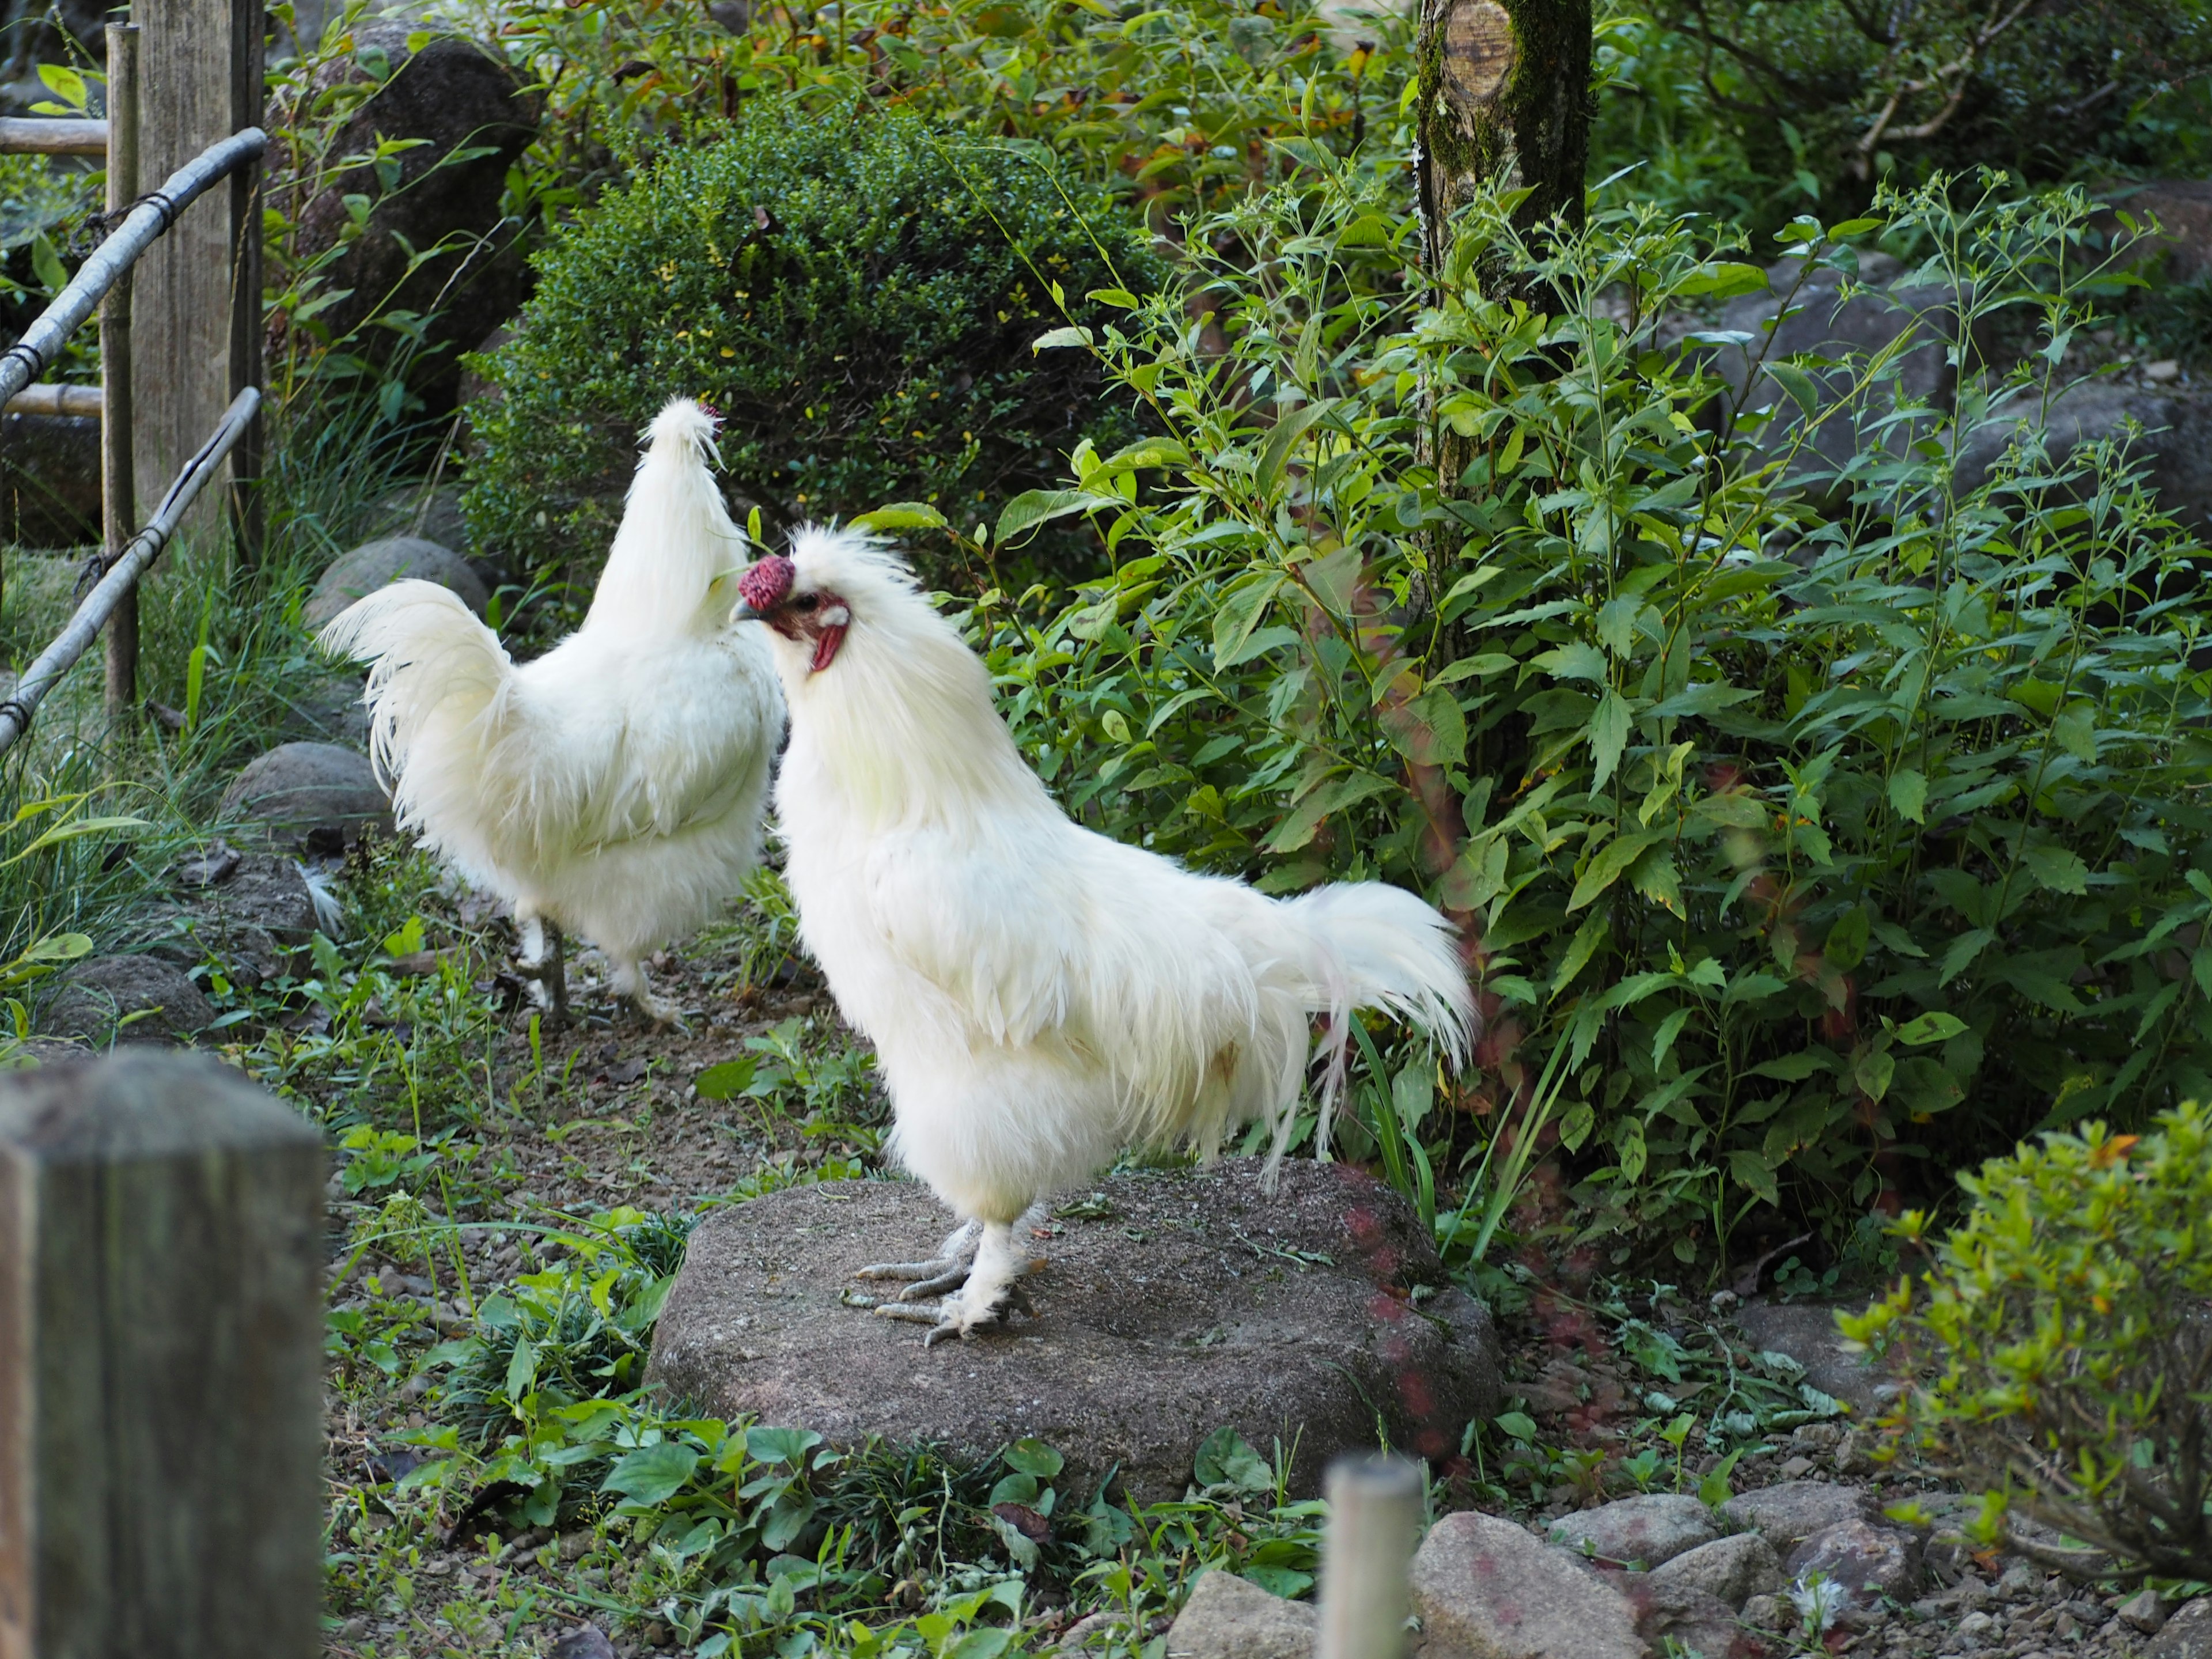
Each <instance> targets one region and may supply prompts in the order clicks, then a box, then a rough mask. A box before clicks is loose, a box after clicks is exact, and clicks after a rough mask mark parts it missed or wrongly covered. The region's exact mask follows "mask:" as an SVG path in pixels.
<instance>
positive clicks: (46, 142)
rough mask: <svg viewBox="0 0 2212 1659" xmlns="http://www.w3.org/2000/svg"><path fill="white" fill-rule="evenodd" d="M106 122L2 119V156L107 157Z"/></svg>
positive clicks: (0, 146) (36, 118) (26, 118)
mask: <svg viewBox="0 0 2212 1659" xmlns="http://www.w3.org/2000/svg"><path fill="white" fill-rule="evenodd" d="M106 154H107V123H106V122H105V121H78V120H59V119H54V120H50V119H48V118H45V117H43V116H37V117H33V116H17V115H11V116H4V117H0V155H106Z"/></svg>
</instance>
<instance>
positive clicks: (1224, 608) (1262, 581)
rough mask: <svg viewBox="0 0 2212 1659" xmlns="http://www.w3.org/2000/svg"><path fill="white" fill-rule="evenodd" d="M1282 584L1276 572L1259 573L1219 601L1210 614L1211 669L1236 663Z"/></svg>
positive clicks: (1278, 573) (1282, 579) (1282, 577)
mask: <svg viewBox="0 0 2212 1659" xmlns="http://www.w3.org/2000/svg"><path fill="white" fill-rule="evenodd" d="M1285 580H1287V578H1285V576H1284V575H1283V574H1282V573H1281V572H1280V571H1279V570H1268V571H1262V572H1261V574H1259V575H1258V576H1256V577H1255V578H1254V579H1253V580H1249V581H1248V582H1246V583H1245V584H1244V585H1243V586H1241V587H1238V588H1237V589H1235V590H1234V591H1233V592H1231V593H1230V594H1229V595H1228V597H1227V598H1225V599H1223V600H1222V601H1221V604H1220V605H1219V606H1218V608H1217V609H1216V610H1215V611H1214V613H1213V665H1214V666H1215V667H1217V668H1222V667H1228V666H1232V665H1235V664H1236V663H1237V661H1238V660H1239V659H1240V658H1239V654H1238V653H1239V652H1240V651H1241V649H1242V647H1243V645H1244V642H1245V641H1247V640H1249V639H1250V638H1251V637H1252V633H1253V630H1254V629H1256V628H1258V627H1259V625H1260V619H1261V617H1264V616H1266V615H1267V606H1268V605H1270V604H1271V603H1272V602H1273V599H1274V597H1275V595H1276V593H1277V592H1279V591H1280V590H1281V588H1282V586H1283V583H1284V582H1285Z"/></svg>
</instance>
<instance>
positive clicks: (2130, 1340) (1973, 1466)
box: [1844, 1102, 2212, 1579]
mask: <svg viewBox="0 0 2212 1659" xmlns="http://www.w3.org/2000/svg"><path fill="white" fill-rule="evenodd" d="M1960 1185H1962V1186H1963V1187H1965V1188H1966V1191H1967V1192H1968V1194H1971V1195H1972V1198H1973V1200H1974V1207H1973V1209H1972V1212H1969V1214H1968V1215H1967V1217H1966V1220H1965V1221H1964V1222H1962V1223H1961V1224H1960V1225H1959V1226H1957V1227H1956V1228H1954V1229H1953V1230H1952V1231H1950V1232H1949V1233H1948V1235H1946V1236H1945V1237H1944V1238H1943V1239H1942V1242H1941V1243H1938V1244H1937V1245H1936V1247H1935V1265H1934V1266H1933V1267H1931V1268H1930V1269H1929V1271H1928V1272H1926V1273H1923V1274H1922V1275H1920V1277H1919V1279H1918V1280H1917V1282H1916V1281H1914V1280H1912V1279H1904V1280H1900V1281H1899V1284H1898V1285H1897V1287H1896V1288H1895V1289H1894V1290H1893V1291H1891V1292H1890V1294H1889V1295H1888V1297H1886V1298H1885V1299H1884V1300H1882V1301H1881V1302H1879V1303H1876V1304H1875V1305H1874V1306H1873V1307H1872V1308H1871V1309H1869V1310H1868V1311H1867V1313H1866V1314H1864V1315H1863V1316H1860V1317H1857V1318H1855V1319H1847V1320H1846V1321H1845V1322H1844V1326H1845V1328H1846V1330H1847V1331H1848V1332H1849V1333H1850V1334H1851V1335H1853V1336H1856V1337H1858V1338H1860V1339H1861V1340H1865V1341H1868V1342H1870V1343H1875V1344H1877V1345H1886V1346H1887V1347H1888V1349H1889V1352H1891V1354H1892V1355H1893V1357H1895V1358H1899V1359H1900V1360H1904V1361H1906V1362H1908V1363H1917V1364H1925V1365H1927V1366H1929V1367H1930V1368H1931V1374H1929V1375H1928V1376H1924V1377H1923V1380H1921V1381H1920V1382H1919V1383H1917V1385H1916V1386H1915V1387H1914V1389H1913V1390H1912V1392H1911V1395H1910V1396H1909V1397H1908V1398H1907V1400H1906V1401H1905V1404H1904V1407H1903V1408H1902V1413H1901V1416H1900V1421H1901V1423H1903V1424H1904V1425H1909V1427H1910V1430H1911V1438H1912V1439H1913V1440H1914V1441H1916V1442H1917V1443H1918V1445H1919V1446H1920V1447H1921V1449H1923V1450H1927V1451H1929V1452H1932V1453H1934V1454H1935V1455H1936V1456H1937V1458H1938V1459H1939V1460H1940V1461H1942V1462H1946V1463H1948V1464H1949V1465H1950V1466H1951V1470H1952V1472H1953V1473H1954V1474H1956V1475H1958V1476H1959V1477H1960V1478H1963V1479H1966V1480H1973V1481H1977V1482H1982V1483H1986V1484H1987V1485H1989V1486H1992V1487H1994V1488H1995V1489H1996V1491H1995V1492H1994V1493H1993V1498H1995V1500H1996V1501H1995V1502H1994V1503H1993V1504H1991V1505H1990V1510H1991V1511H1993V1516H1992V1518H1993V1519H1994V1521H1995V1524H1996V1526H1997V1527H1999V1528H2004V1530H2005V1532H2006V1533H2007V1534H2008V1536H2007V1537H2006V1543H2007V1547H2009V1548H2012V1549H2014V1550H2016V1551H2019V1552H2020V1553H2023V1554H2026V1555H2027V1556H2028V1557H2029V1558H2030V1559H2035V1560H2040V1561H2043V1562H2045V1564H2046V1565H2053V1566H2061V1567H2064V1568H2067V1569H2069V1570H2070V1571H2074V1572H2075V1573H2077V1574H2082V1575H2098V1576H2101V1574H2102V1573H2104V1572H2106V1571H2114V1570H2118V1571H2119V1572H2120V1573H2121V1575H2122V1576H2125V1577H2141V1576H2142V1575H2143V1574H2145V1573H2155V1574H2158V1575H2160V1577H2169V1578H2196V1579H2203V1578H2212V1462H2208V1460H2207V1456H2206V1453H2207V1451H2208V1449H2212V1319H2208V1316H2207V1309H2208V1306H2212V1227H2208V1225H2207V1218H2208V1217H2212V1110H2208V1109H2206V1108H2205V1107H2204V1106H2203V1105H2201V1104H2198V1103H2195V1102H2190V1103H2185V1104H2183V1105H2181V1106H2179V1107H2177V1108H2175V1109H2173V1110H2172V1111H2169V1112H2165V1113H2161V1114H2160V1115H2159V1117H2158V1119H2157V1121H2156V1127H2154V1129H2153V1130H2152V1131H2151V1132H2150V1133H2148V1134H2145V1135H2142V1136H2141V1137H2137V1136H2136V1135H2123V1134H2114V1133H2112V1132H2111V1131H2110V1130H2109V1129H2107V1128H2106V1127H2105V1125H2103V1124H2102V1123H2096V1122H2090V1123H2085V1124H2083V1125H2082V1126H2081V1128H2080V1130H2079V1131H2078V1132H2076V1133H2069V1134H2050V1135H2045V1137H2044V1138H2043V1140H2042V1144H2041V1145H2040V1146H2035V1147H2025V1146H2023V1147H2021V1149H2020V1150H2019V1151H2017V1152H2015V1153H2014V1154H2013V1155H2012V1156H2011V1157H2009V1158H1992V1159H1991V1160H1990V1162H1989V1163H1987V1164H1984V1165H1983V1166H1982V1170H1981V1173H1980V1174H1979V1175H1978V1176H1961V1177H1960ZM1927 1221H1928V1218H1926V1217H1925V1216H1924V1215H1921V1214H1918V1213H1915V1214H1912V1215H1910V1216H1908V1217H1906V1218H1905V1220H1904V1222H1903V1223H1902V1224H1901V1230H1902V1231H1904V1232H1905V1234H1906V1235H1907V1236H1908V1237H1913V1238H1916V1239H1917V1238H1920V1237H1923V1236H1924V1234H1925V1232H1926V1231H1927ZM2012 1501H2017V1502H2018V1503H2019V1504H2020V1506H2021V1508H2022V1509H2024V1510H2026V1512H2027V1514H2028V1515H2029V1516H2033V1518H2034V1519H2036V1520H2038V1521H2039V1522H2044V1523H2045V1525H2047V1526H2051V1527H2054V1528H2058V1529H2059V1530H2060V1531H2061V1532H2063V1533H2064V1534H2068V1535H2069V1536H2070V1537H2072V1538H2074V1539H2077V1540H2080V1541H2081V1542H2083V1543H2085V1544H2087V1545H2088V1546H2090V1547H2091V1548H2090V1550H2088V1551H2083V1550H2081V1549H2078V1548H2058V1547H2052V1546H2051V1544H2050V1543H2048V1542H2047V1541H2038V1540H2036V1539H2033V1538H2023V1537H2021V1536H2020V1535H2019V1534H2018V1533H2017V1532H2016V1531H2015V1530H2013V1529H2012V1528H2009V1527H2008V1526H2007V1525H2006V1523H2005V1522H2004V1520H2003V1515H2004V1513H2005V1510H2006V1509H2007V1507H2008V1504H2009V1503H2010V1502H2012Z"/></svg>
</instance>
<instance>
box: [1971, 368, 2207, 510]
mask: <svg viewBox="0 0 2212 1659" xmlns="http://www.w3.org/2000/svg"><path fill="white" fill-rule="evenodd" d="M2131 426H2132V427H2136V428H2141V430H2140V432H2130V427H2131ZM2106 438H2111V439H2116V440H2121V441H2124V442H2125V443H2126V445H2127V449H2128V453H2129V456H2130V459H2139V460H2141V461H2143V462H2145V463H2147V464H2148V475H2147V476H2148V483H2149V484H2150V486H2151V487H2152V488H2153V489H2155V490H2156V491H2157V492H2158V499H2159V502H2160V505H2161V506H2162V507H2165V508H2166V511H2167V512H2169V513H2172V514H2173V516H2174V517H2175V518H2177V519H2179V520H2180V521H2181V522H2182V523H2183V524H2185V525H2186V526H2189V527H2190V528H2191V529H2192V530H2195V531H2197V532H2200V533H2205V532H2212V402H2208V401H2207V400H2206V399H2204V398H2196V397H2191V396H2189V395H2187V394H2185V393H2180V392H2160V391H2156V390H2154V389H2152V388H2150V387H2148V386H2130V385H2128V384H2126V383H2124V382H2122V381H2118V380H2086V381H2083V382H2082V383H2081V384H2080V385H2078V386H2070V387H2069V388H2067V389H2066V390H2065V391H2063V392H2060V393H2059V394H2058V396H2057V397H2056V398H2052V399H2051V404H2050V407H2049V409H2048V410H2045V408H2044V406H2043V405H2042V404H2041V402H2040V401H2039V400H2036V399H2029V398H2023V399H2020V400H2017V401H2015V402H2014V403H2012V404H2008V405H2007V406H2006V407H2005V408H2004V409H2003V410H2000V411H1998V412H1997V413H1996V415H1994V416H1991V417H1990V419H1989V420H1987V421H1985V422H1981V423H1979V424H1978V426H1977V428H1975V429H1974V430H1973V431H1971V432H1969V433H1967V434H1966V436H1965V438H1964V439H1963V441H1961V443H1960V447H1959V460H1958V465H1957V467H1956V469H1955V471H1954V477H1955V479H1956V488H1957V489H1958V492H1959V494H1960V495H1966V493H1968V492H1969V491H1972V490H1974V489H1979V488H1980V487H1981V486H1982V484H1983V483H1984V482H1985V481H1986V480H1987V479H1988V477H1989V475H1990V469H1992V468H1993V467H1995V466H1996V464H1997V463H1998V461H1999V460H2000V459H2002V457H2003V455H2004V453H2005V452H2006V451H2007V450H2008V448H2010V447H2012V445H2013V443H2014V441H2015V440H2021V441H2026V442H2028V443H2032V444H2034V445H2036V446H2037V447H2039V451H2040V453H2041V455H2042V456H2043V457H2044V458H2045V460H2047V461H2048V462H2049V463H2051V465H2062V466H2063V465H2064V464H2065V463H2066V462H2067V461H2068V460H2069V458H2070V457H2071V456H2072V455H2073V453H2074V452H2075V450H2076V449H2078V448H2081V447H2084V446H2086V445H2089V444H2093V443H2096V442H2099V441H2101V440H2104V439H2106ZM2036 470H2037V471H2039V472H2041V471H2044V470H2045V469H2044V468H2043V467H2041V466H2039V467H2038V468H2037V469H2036ZM2099 483H2100V480H2099V479H2098V478H2096V477H2082V478H2080V479H2077V480H2075V483H2074V484H2073V485H2072V486H2071V493H2072V494H2074V495H2077V496H2084V495H2091V494H2093V493H2094V492H2095V490H2096V489H2097V488H2098V485H2099Z"/></svg>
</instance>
